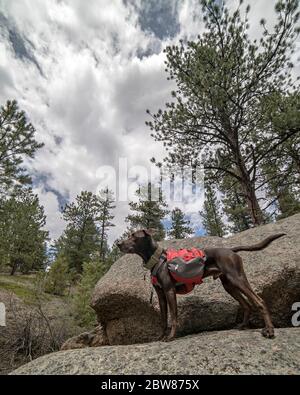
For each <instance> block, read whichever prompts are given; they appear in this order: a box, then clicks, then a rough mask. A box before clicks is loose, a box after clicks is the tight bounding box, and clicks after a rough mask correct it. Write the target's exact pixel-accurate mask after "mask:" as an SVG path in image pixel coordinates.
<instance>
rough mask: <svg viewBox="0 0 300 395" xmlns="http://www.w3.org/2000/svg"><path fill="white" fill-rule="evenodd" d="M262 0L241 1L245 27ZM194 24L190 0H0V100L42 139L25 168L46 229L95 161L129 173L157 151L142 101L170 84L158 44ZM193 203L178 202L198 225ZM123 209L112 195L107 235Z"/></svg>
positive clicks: (156, 102)
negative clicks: (122, 163) (14, 107)
mask: <svg viewBox="0 0 300 395" xmlns="http://www.w3.org/2000/svg"><path fill="white" fill-rule="evenodd" d="M229 3H230V4H234V3H236V1H235V0H230V1H229ZM270 3H273V1H266V0H255V1H254V0H250V4H251V5H252V10H251V15H250V16H251V19H252V21H253V23H252V34H253V35H255V34H257V33H256V32H257V28H258V21H259V19H260V18H261V17H262V16H264V17H265V18H267V20H269V22H270V23H272V21H274V14H273V11H272V8H270V7H268V6H270ZM266 4H267V5H268V6H266ZM202 29H203V24H202V22H201V12H200V7H199V2H198V1H197V0H89V1H88V2H86V1H83V0H0V88H1V89H0V104H3V103H4V102H5V101H6V100H7V99H12V98H15V99H17V100H18V102H19V106H20V107H21V108H22V109H24V110H25V111H26V113H27V114H28V116H29V118H30V120H31V122H32V123H33V124H34V126H35V127H36V129H37V139H38V140H39V141H43V142H44V143H45V146H44V148H42V149H41V150H40V151H39V152H38V153H37V155H36V157H35V159H34V161H33V162H32V163H30V164H29V168H30V173H31V174H32V176H33V180H34V185H35V191H36V192H37V193H38V194H39V197H40V200H41V203H42V204H43V205H44V207H45V211H46V214H47V221H48V224H47V227H48V230H49V231H50V234H51V237H52V238H57V237H58V236H59V235H60V234H61V232H62V230H63V228H64V223H63V221H62V219H61V213H60V207H61V206H62V205H63V204H64V203H65V202H66V201H69V200H72V199H74V197H75V196H76V195H77V194H78V193H80V191H81V190H85V189H87V190H91V191H93V192H95V191H96V190H97V188H98V186H99V183H100V182H101V181H103V180H102V179H101V177H103V174H104V173H105V171H104V170H105V169H104V168H103V166H112V167H113V168H115V169H116V170H118V166H119V165H118V164H119V158H126V160H127V164H128V168H129V169H131V177H132V180H133V179H134V175H135V174H134V173H135V171H137V170H138V169H137V168H135V169H132V167H133V166H146V167H148V168H149V159H150V158H151V157H153V156H155V157H157V158H161V157H162V156H163V154H164V151H163V148H162V146H161V145H160V144H159V143H156V142H154V140H153V139H152V138H151V137H150V135H149V130H148V128H147V127H146V126H145V120H147V114H146V112H145V111H146V109H150V110H152V111H156V110H157V109H158V108H161V107H163V105H164V103H165V102H166V101H168V100H169V98H170V91H171V90H172V88H173V87H172V85H171V83H170V82H169V81H167V79H166V77H167V76H166V73H165V72H164V54H163V49H164V48H165V47H166V45H168V44H170V43H172V42H174V43H176V42H178V40H179V39H180V38H182V37H189V38H193V37H195V35H197V34H198V33H199V32H201V31H202ZM199 209H201V202H196V204H195V203H192V204H189V205H187V207H186V209H185V211H186V212H187V213H188V214H189V215H190V216H191V218H192V220H193V224H194V225H195V228H196V230H197V231H198V232H199V231H200V232H201V223H200V218H199V216H198V214H197V212H198V210H199ZM126 214H127V204H126V203H124V202H123V203H119V204H118V205H117V209H116V212H115V215H116V217H115V224H116V225H117V226H116V227H115V228H114V229H113V231H112V232H111V235H110V240H111V241H112V240H114V239H115V238H116V237H117V236H119V235H120V234H121V233H122V232H123V230H124V229H125V227H126V226H125V223H124V218H125V216H126Z"/></svg>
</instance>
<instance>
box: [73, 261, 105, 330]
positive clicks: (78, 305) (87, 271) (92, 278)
mask: <svg viewBox="0 0 300 395" xmlns="http://www.w3.org/2000/svg"><path fill="white" fill-rule="evenodd" d="M105 270H106V267H105V265H104V264H103V263H102V262H100V261H99V260H95V261H92V262H88V263H84V264H83V272H82V275H81V279H80V282H79V284H78V286H77V288H76V291H75V292H74V295H73V298H72V305H73V311H74V316H75V319H76V321H77V322H78V324H79V325H81V326H84V327H89V326H91V325H93V323H95V320H96V315H95V312H94V310H93V309H92V308H91V307H90V300H91V296H92V292H93V290H94V287H95V285H96V283H97V281H98V280H99V279H100V278H101V277H102V276H103V274H104V273H105Z"/></svg>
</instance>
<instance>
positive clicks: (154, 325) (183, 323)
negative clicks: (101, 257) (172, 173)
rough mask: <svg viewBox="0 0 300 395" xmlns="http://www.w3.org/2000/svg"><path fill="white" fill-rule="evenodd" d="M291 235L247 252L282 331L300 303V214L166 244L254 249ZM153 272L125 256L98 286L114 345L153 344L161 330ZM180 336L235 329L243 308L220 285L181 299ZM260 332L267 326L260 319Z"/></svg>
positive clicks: (256, 320) (99, 307) (96, 298)
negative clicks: (220, 235)
mask: <svg viewBox="0 0 300 395" xmlns="http://www.w3.org/2000/svg"><path fill="white" fill-rule="evenodd" d="M282 232H284V233H287V236H285V237H282V238H281V239H278V240H275V241H274V242H273V243H272V244H271V245H270V246H269V247H267V248H266V249H265V250H263V251H258V252H241V253H240V255H241V256H242V257H243V260H244V267H245V271H246V274H247V276H248V279H249V281H250V283H251V285H252V287H253V288H254V290H255V291H256V292H258V294H259V295H261V296H262V297H263V298H264V300H265V301H266V303H267V305H268V307H269V309H270V312H271V315H272V318H273V322H274V324H275V326H276V327H287V326H291V314H292V312H291V307H292V304H293V302H296V301H300V243H299V241H300V214H297V215H294V216H292V217H289V218H286V219H284V220H281V221H278V222H277V223H272V224H268V225H264V226H260V227H258V228H254V229H250V230H247V231H245V232H242V233H240V234H236V235H234V236H231V237H228V238H223V239H222V238H218V237H199V238H191V239H187V240H172V241H165V242H164V243H162V244H163V246H165V247H173V248H183V247H185V248H189V247H192V246H193V247H198V248H206V247H217V246H224V247H232V246H236V245H240V244H247V245H250V244H254V243H257V242H259V241H261V240H262V239H264V238H265V237H267V236H269V235H271V234H275V233H282ZM151 290H152V286H151V284H150V278H149V273H148V272H146V271H145V270H144V269H143V268H142V262H141V259H140V258H139V257H138V256H136V255H125V256H123V257H122V258H120V259H119V260H118V261H117V262H115V264H114V265H113V266H112V267H111V269H110V270H109V271H108V273H107V274H106V275H105V276H104V277H103V278H101V279H100V281H99V282H98V284H97V285H96V288H95V291H94V294H93V297H92V307H93V308H94V309H95V311H96V313H97V316H98V320H99V323H100V324H101V325H102V326H103V328H105V330H106V335H107V338H108V342H109V344H131V343H141V342H146V341H153V340H155V339H156V338H157V336H158V335H159V331H160V326H159V323H160V318H159V309H158V301H157V297H156V295H155V294H154V296H153V301H152V303H150V296H151ZM178 310H179V311H178V316H179V330H178V334H179V335H185V334H191V333H197V332H201V331H208V330H221V329H229V328H233V327H234V326H235V325H236V322H237V319H238V320H239V319H240V318H241V317H240V315H241V311H240V308H239V305H238V303H237V302H236V301H235V300H234V299H232V297H231V296H229V295H228V294H227V293H226V292H225V290H224V289H223V287H222V285H221V283H220V281H219V280H216V281H214V280H212V279H211V278H208V279H205V280H204V283H203V284H202V285H200V286H197V287H196V288H195V290H194V291H193V292H192V293H191V294H189V295H186V296H179V297H178ZM252 325H253V326H254V327H259V326H262V325H263V323H262V321H261V318H260V317H259V315H258V314H254V315H253V317H252Z"/></svg>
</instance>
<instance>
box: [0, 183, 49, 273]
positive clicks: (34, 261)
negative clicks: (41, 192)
mask: <svg viewBox="0 0 300 395" xmlns="http://www.w3.org/2000/svg"><path fill="white" fill-rule="evenodd" d="M45 223H46V217H45V214H44V208H43V207H42V206H41V205H40V204H39V199H38V197H37V196H36V195H34V194H33V193H32V191H31V189H18V190H16V191H15V192H14V194H13V195H12V196H11V197H10V198H8V199H6V200H5V201H3V203H2V205H1V207H0V261H2V262H3V263H4V264H6V265H7V266H8V267H10V270H11V275H14V274H15V272H16V271H17V270H20V271H21V272H22V273H27V272H28V271H30V270H39V269H41V268H43V267H44V266H45V265H46V261H47V256H46V241H47V239H48V232H47V231H46V230H45V229H44V225H45Z"/></svg>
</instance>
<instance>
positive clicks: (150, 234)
mask: <svg viewBox="0 0 300 395" xmlns="http://www.w3.org/2000/svg"><path fill="white" fill-rule="evenodd" d="M144 232H145V234H146V235H147V236H154V235H155V234H156V233H157V230H156V229H154V228H150V229H144Z"/></svg>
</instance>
